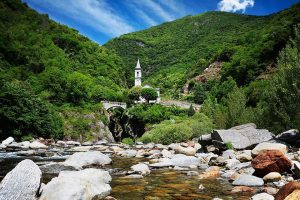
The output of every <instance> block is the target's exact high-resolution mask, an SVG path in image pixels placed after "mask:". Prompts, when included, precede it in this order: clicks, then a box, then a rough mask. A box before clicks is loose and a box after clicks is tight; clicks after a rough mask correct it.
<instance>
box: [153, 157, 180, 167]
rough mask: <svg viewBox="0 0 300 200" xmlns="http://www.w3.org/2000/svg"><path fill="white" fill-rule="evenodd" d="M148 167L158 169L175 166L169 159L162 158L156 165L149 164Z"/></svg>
mask: <svg viewBox="0 0 300 200" xmlns="http://www.w3.org/2000/svg"><path fill="white" fill-rule="evenodd" d="M149 166H150V167H157V168H160V167H170V166H175V165H174V163H173V162H172V161H171V159H170V158H162V159H159V162H158V163H153V164H150V165H149Z"/></svg>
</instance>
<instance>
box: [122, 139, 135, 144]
mask: <svg viewBox="0 0 300 200" xmlns="http://www.w3.org/2000/svg"><path fill="white" fill-rule="evenodd" d="M122 143H124V144H128V145H133V144H134V141H133V139H132V138H124V139H122Z"/></svg>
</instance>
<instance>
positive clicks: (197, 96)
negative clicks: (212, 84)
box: [194, 85, 206, 104]
mask: <svg viewBox="0 0 300 200" xmlns="http://www.w3.org/2000/svg"><path fill="white" fill-rule="evenodd" d="M205 97H206V95H205V90H204V88H203V86H202V85H197V86H196V87H195V92H194V102H195V103H198V104H202V103H203V102H204V100H205Z"/></svg>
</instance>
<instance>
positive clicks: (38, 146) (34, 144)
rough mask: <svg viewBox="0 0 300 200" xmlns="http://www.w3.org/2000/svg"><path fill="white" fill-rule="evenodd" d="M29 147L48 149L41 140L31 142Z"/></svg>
mask: <svg viewBox="0 0 300 200" xmlns="http://www.w3.org/2000/svg"><path fill="white" fill-rule="evenodd" d="M29 147H30V148H31V149H47V148H48V147H47V146H46V145H44V144H43V143H40V142H39V141H37V140H36V141H33V142H31V143H30V145H29Z"/></svg>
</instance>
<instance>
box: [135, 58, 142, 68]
mask: <svg viewBox="0 0 300 200" xmlns="http://www.w3.org/2000/svg"><path fill="white" fill-rule="evenodd" d="M135 69H141V65H140V59H138V61H137V63H136V67H135Z"/></svg>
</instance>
